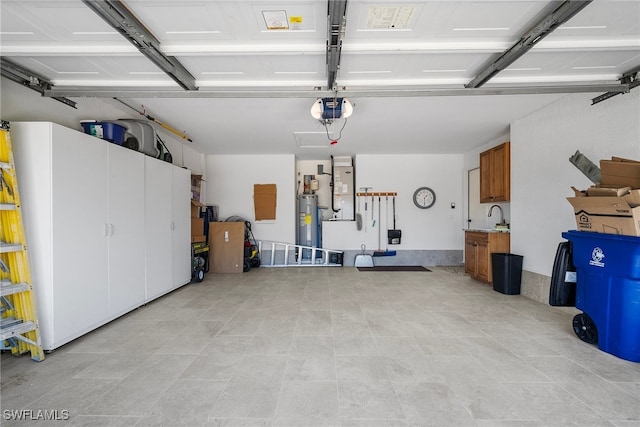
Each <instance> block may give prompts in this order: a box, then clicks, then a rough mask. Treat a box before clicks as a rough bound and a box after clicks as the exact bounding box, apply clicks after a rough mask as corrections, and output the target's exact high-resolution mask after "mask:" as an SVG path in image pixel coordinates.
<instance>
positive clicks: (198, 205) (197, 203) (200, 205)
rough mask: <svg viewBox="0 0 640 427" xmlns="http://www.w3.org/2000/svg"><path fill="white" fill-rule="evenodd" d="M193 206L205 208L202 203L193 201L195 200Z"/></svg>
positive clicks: (192, 201)
mask: <svg viewBox="0 0 640 427" xmlns="http://www.w3.org/2000/svg"><path fill="white" fill-rule="evenodd" d="M191 206H197V207H199V208H203V207H204V205H203V204H202V203H200V202H199V201H197V200H193V199H191Z"/></svg>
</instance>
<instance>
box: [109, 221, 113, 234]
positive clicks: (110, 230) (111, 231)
mask: <svg viewBox="0 0 640 427" xmlns="http://www.w3.org/2000/svg"><path fill="white" fill-rule="evenodd" d="M109 236H110V237H113V224H109Z"/></svg>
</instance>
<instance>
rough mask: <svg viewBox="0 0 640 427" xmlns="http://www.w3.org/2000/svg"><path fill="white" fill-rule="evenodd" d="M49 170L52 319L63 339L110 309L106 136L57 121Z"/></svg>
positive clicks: (56, 335)
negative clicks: (50, 181)
mask: <svg viewBox="0 0 640 427" xmlns="http://www.w3.org/2000/svg"><path fill="white" fill-rule="evenodd" d="M51 175H52V180H53V184H52V189H53V198H52V225H53V231H52V257H53V283H54V287H53V307H54V308H53V312H54V318H53V321H54V341H55V342H56V343H59V342H60V341H62V340H66V341H68V339H69V337H72V338H75V337H77V336H78V335H80V334H81V333H84V332H86V331H87V330H89V329H91V326H92V325H95V324H96V323H99V322H101V321H104V319H105V318H106V317H107V315H108V309H109V307H108V289H107V233H108V230H107V228H108V227H107V224H108V222H107V147H106V144H105V142H104V141H101V140H99V139H97V138H94V137H90V136H87V135H85V134H82V133H79V132H77V131H74V130H71V129H67V128H63V127H61V126H54V127H53V151H52V173H51ZM66 341H65V342H66ZM46 344H47V345H48V344H50V343H46ZM51 344H54V343H51Z"/></svg>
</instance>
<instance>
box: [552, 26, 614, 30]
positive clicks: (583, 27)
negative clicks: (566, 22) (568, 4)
mask: <svg viewBox="0 0 640 427" xmlns="http://www.w3.org/2000/svg"><path fill="white" fill-rule="evenodd" d="M605 28H607V26H606V25H584V26H574V27H569V26H561V27H558V30H604V29H605Z"/></svg>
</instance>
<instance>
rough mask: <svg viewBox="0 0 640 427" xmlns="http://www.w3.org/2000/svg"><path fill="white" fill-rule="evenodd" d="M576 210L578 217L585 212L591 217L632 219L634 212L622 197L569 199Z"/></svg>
mask: <svg viewBox="0 0 640 427" xmlns="http://www.w3.org/2000/svg"><path fill="white" fill-rule="evenodd" d="M567 200H568V201H569V203H571V205H573V208H574V209H575V213H576V215H577V214H578V213H579V212H584V213H587V214H589V215H601V216H617V217H631V216H633V210H632V208H631V206H629V203H627V201H626V200H625V199H624V198H622V197H567Z"/></svg>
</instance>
